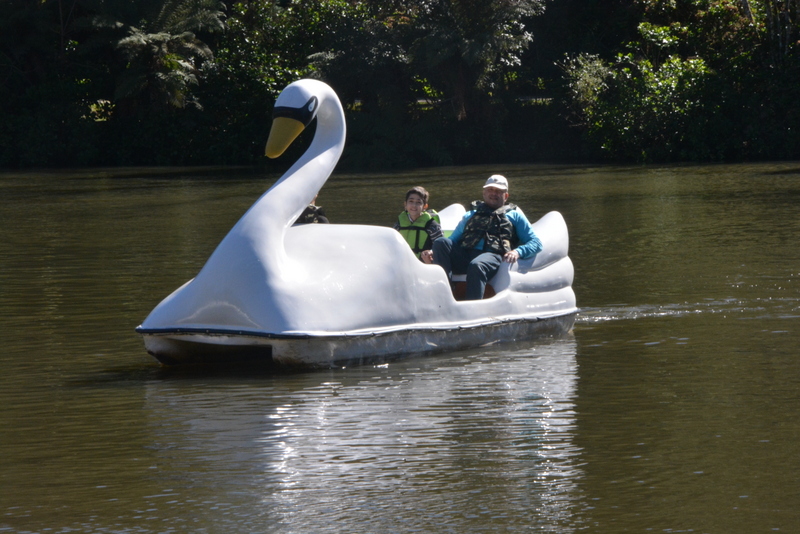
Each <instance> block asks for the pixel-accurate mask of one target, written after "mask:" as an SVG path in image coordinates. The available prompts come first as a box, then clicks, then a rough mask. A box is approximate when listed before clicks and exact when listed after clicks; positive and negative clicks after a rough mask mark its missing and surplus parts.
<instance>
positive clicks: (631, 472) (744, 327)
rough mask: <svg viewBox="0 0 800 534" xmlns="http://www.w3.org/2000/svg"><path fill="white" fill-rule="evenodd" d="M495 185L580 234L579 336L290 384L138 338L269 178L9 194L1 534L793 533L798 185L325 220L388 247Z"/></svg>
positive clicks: (781, 177)
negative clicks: (378, 238) (190, 358)
mask: <svg viewBox="0 0 800 534" xmlns="http://www.w3.org/2000/svg"><path fill="white" fill-rule="evenodd" d="M494 172H501V173H503V174H505V175H506V176H508V177H509V179H510V182H511V201H513V202H515V203H517V204H519V205H521V206H522V207H523V208H524V209H525V211H526V213H527V214H528V216H529V217H530V218H531V219H536V218H538V216H541V215H542V214H544V213H545V212H547V211H550V210H558V211H561V212H562V213H563V214H564V216H565V218H566V220H567V223H568V225H569V227H570V232H571V244H570V256H571V257H572V259H573V262H574V263H575V268H576V277H575V284H574V287H575V290H576V293H577V297H578V305H579V306H580V307H581V310H582V311H581V314H580V316H579V317H578V321H577V323H576V326H575V329H574V332H573V335H571V336H568V337H567V338H565V339H560V340H547V341H538V342H529V343H526V344H522V345H519V344H517V345H504V346H495V347H492V348H489V349H481V350H473V351H467V352H459V353H452V354H444V355H439V356H434V357H429V358H420V359H410V360H404V361H400V362H395V363H391V364H388V365H383V366H377V367H360V368H359V367H354V368H348V369H338V370H331V371H320V372H308V373H301V374H291V375H286V374H284V375H280V374H270V373H269V372H265V371H258V370H230V371H220V370H216V371H213V372H208V371H202V370H192V371H174V370H168V369H163V368H161V367H160V366H159V365H158V364H157V363H156V362H155V360H153V359H152V358H151V357H150V356H148V355H147V354H146V353H145V352H144V349H143V346H142V343H141V340H140V339H138V337H137V336H136V334H135V333H134V331H133V329H134V327H135V326H136V325H138V324H139V323H140V322H141V320H142V319H143V318H144V317H145V316H146V315H147V313H148V312H149V311H150V310H151V309H152V308H153V306H155V304H157V303H158V301H159V300H161V299H162V298H163V297H164V296H166V295H167V294H168V293H169V292H171V291H172V290H173V289H175V288H176V287H177V286H179V285H180V284H182V283H183V282H185V281H186V280H188V279H189V278H191V277H192V276H194V274H196V272H197V271H198V270H199V269H200V268H201V267H202V265H203V263H204V262H205V259H206V258H207V257H208V256H209V255H210V254H211V252H212V251H213V249H214V247H215V246H216V244H217V243H218V242H219V241H220V240H221V239H222V237H223V236H224V235H225V233H226V232H227V231H228V229H229V228H230V227H231V226H232V225H233V224H234V223H235V222H236V220H237V219H238V218H239V217H240V216H241V215H242V214H243V213H244V211H245V210H246V209H247V208H248V207H249V206H250V205H251V204H252V203H253V202H254V201H255V199H256V198H257V197H258V196H259V195H261V193H263V191H265V190H266V189H267V188H268V187H269V185H271V184H272V183H273V181H274V179H275V177H266V178H265V177H263V176H258V175H256V174H253V173H250V172H233V171H230V170H228V171H223V170H206V171H196V170H192V172H186V173H183V174H181V173H177V174H176V173H174V172H172V171H169V172H167V171H165V170H160V171H159V170H150V171H147V172H143V171H140V170H129V171H127V172H119V171H115V172H108V173H104V172H99V171H92V172H87V173H77V172H74V173H27V174H0V198H2V202H1V203H0V341H1V342H2V345H0V532H13V533H27V532H57V533H59V532H91V533H139V532H209V533H230V532H237V533H238V532H265V533H280V534H283V533H297V534H306V533H315V532H336V533H339V532H351V533H383V532H402V533H405V532H436V533H439V532H453V533H465V532H470V533H472V532H531V531H533V532H556V533H573V532H591V533H601V534H615V533H620V532H700V533H702V532H705V533H721V534H730V533H747V534H749V533H758V532H798V531H800V511H799V510H798V508H799V506H798V505H800V484H798V480H800V461H798V457H799V456H798V453H799V452H800V449H798V447H800V445H798V443H800V359H799V358H798V356H799V355H800V350H798V348H797V347H798V346H800V329H799V328H798V326H800V247H798V244H797V240H798V236H800V163H798V164H791V163H781V164H761V165H736V166H687V167H569V166H520V167H503V168H478V167H469V168H451V169H435V170H430V171H416V172H413V173H407V174H401V173H396V174H388V175H379V176H364V175H357V176H351V175H336V176H334V177H333V178H331V180H329V182H328V184H327V185H326V186H325V188H324V189H323V191H322V192H321V194H320V196H319V199H318V203H319V204H321V205H323V206H324V207H325V208H326V211H327V213H328V215H329V217H330V219H331V220H332V221H333V222H337V223H345V224H349V223H365V224H379V225H386V226H389V225H391V224H392V222H393V220H394V218H395V217H396V215H397V213H399V211H400V210H401V206H402V200H403V194H404V192H405V191H406V189H408V188H409V187H410V186H412V185H418V184H420V185H424V186H425V187H427V188H428V190H429V191H430V192H431V193H432V202H431V204H432V206H433V207H435V208H438V209H441V208H442V207H444V206H445V205H447V204H449V203H451V202H462V203H466V202H468V201H470V200H472V199H474V198H477V197H478V195H479V193H480V187H481V185H482V182H483V180H484V179H485V177H486V176H488V175H489V174H492V173H494ZM365 246H369V244H368V243H365Z"/></svg>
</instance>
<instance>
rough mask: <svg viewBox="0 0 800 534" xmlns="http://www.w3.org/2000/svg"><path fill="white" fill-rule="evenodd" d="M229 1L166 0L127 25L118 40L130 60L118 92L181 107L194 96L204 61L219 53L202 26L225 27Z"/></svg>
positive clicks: (134, 98)
mask: <svg viewBox="0 0 800 534" xmlns="http://www.w3.org/2000/svg"><path fill="white" fill-rule="evenodd" d="M223 9H224V6H223V5H222V3H221V2H219V0H165V1H164V2H163V4H161V5H157V6H153V7H152V8H151V10H150V12H149V13H145V15H149V17H148V18H146V19H142V20H141V21H140V22H139V23H137V25H136V26H134V25H132V24H124V23H117V24H124V26H125V28H126V30H125V33H126V34H127V35H126V36H125V37H123V38H122V39H120V40H119V41H118V42H117V43H116V47H117V48H118V49H119V50H120V51H122V52H123V55H124V57H125V59H126V60H127V64H126V68H125V69H124V70H123V72H122V74H121V76H120V78H119V81H118V84H117V88H116V91H115V94H114V97H115V99H116V100H118V101H123V102H124V101H128V102H134V103H137V102H139V101H140V99H141V97H142V96H145V98H146V99H147V100H148V101H149V103H150V104H152V105H154V106H156V107H159V106H165V105H170V106H174V107H178V108H182V107H184V106H185V105H186V104H187V103H192V104H194V105H199V104H198V103H197V101H196V100H195V99H194V98H192V94H191V87H190V86H192V85H197V83H198V75H199V72H200V69H201V66H202V64H203V63H205V62H208V61H210V60H211V59H212V58H213V53H212V52H211V49H210V48H209V47H208V46H207V45H206V44H205V43H204V42H202V41H201V40H200V39H198V38H197V36H196V34H195V32H197V31H208V32H214V31H223V30H224V29H225V25H224V22H223V18H224V13H223V11H222V10H223Z"/></svg>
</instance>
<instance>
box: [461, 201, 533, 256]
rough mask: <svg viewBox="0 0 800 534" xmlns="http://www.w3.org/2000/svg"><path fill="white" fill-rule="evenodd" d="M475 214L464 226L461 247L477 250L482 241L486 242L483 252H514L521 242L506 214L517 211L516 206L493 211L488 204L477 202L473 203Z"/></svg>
mask: <svg viewBox="0 0 800 534" xmlns="http://www.w3.org/2000/svg"><path fill="white" fill-rule="evenodd" d="M472 209H473V210H475V214H474V215H473V216H472V217H470V218H469V220H468V221H467V224H466V225H465V226H464V233H463V234H462V236H461V246H463V247H464V248H468V249H469V248H475V247H477V246H478V243H479V242H480V240H481V239H483V240H484V245H483V250H484V251H486V252H494V253H495V254H505V253H506V252H508V251H509V250H514V248H515V247H516V246H517V244H518V242H519V240H518V238H517V232H516V231H515V230H514V225H513V224H512V223H511V221H509V220H508V217H506V213H508V212H509V211H511V210H515V209H517V206H515V205H514V204H505V205H503V206H500V207H499V208H497V209H496V210H493V209H492V208H490V207H489V206H487V205H486V203H484V202H481V201H477V200H476V201H475V202H473V203H472Z"/></svg>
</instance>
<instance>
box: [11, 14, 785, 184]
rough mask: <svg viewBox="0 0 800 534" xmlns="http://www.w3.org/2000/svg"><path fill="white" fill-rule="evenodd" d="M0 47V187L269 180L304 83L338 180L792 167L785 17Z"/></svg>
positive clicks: (467, 18) (395, 23)
mask: <svg viewBox="0 0 800 534" xmlns="http://www.w3.org/2000/svg"><path fill="white" fill-rule="evenodd" d="M601 4H602V5H601ZM0 29H2V31H0V67H2V68H0V117H1V118H2V120H0V169H1V170H4V171H14V170H20V171H24V170H26V169H59V168H65V169H75V168H95V169H104V168H113V169H120V170H123V169H126V168H141V167H159V168H162V169H163V168H164V167H178V168H196V167H205V168H208V167H209V166H216V167H218V168H220V169H230V168H245V169H251V168H255V169H258V170H259V171H261V172H269V173H272V172H275V173H279V172H282V170H283V169H285V168H286V167H285V166H286V165H287V164H286V162H285V161H277V162H273V161H269V160H267V159H266V158H265V157H264V156H263V150H264V142H265V141H266V137H267V133H268V131H267V129H268V126H269V123H270V117H271V112H272V105H273V102H274V99H275V98H276V96H277V94H278V93H279V92H280V91H281V90H282V89H283V87H285V86H286V85H287V84H289V83H291V82H292V81H294V80H296V79H299V78H303V77H315V78H319V79H322V80H323V81H325V82H326V83H328V84H329V85H331V86H332V87H333V88H334V90H335V91H336V92H337V94H338V95H339V98H340V99H341V101H342V104H343V105H344V107H345V113H346V119H347V124H348V134H347V135H348V137H347V148H346V150H345V153H344V155H343V157H342V160H341V161H340V163H339V166H338V167H337V171H340V172H378V171H391V170H403V169H412V168H425V167H442V166H463V165H480V164H515V163H658V164H664V163H676V162H692V163H718V162H744V161H786V160H793V159H800V126H798V125H800V0H785V1H784V2H780V3H776V2H772V1H770V0H677V1H674V2H662V1H659V0H642V1H638V2H625V1H622V0H619V1H617V0H615V1H613V2H611V3H610V4H609V3H606V2H603V3H600V2H586V1H585V0H559V2H545V0H514V1H512V2H475V1H468V0H432V1H431V0H425V1H423V0H411V1H403V2H399V1H388V2H387V1H385V0H381V1H379V0H367V1H345V0H274V1H269V2H262V1H259V2H256V1H244V2H232V3H224V4H223V3H221V2H219V1H217V0H143V1H141V2H129V1H127V0H108V1H106V2H102V3H97V2H94V1H91V0H74V1H72V2H58V1H56V0H8V1H6V2H3V3H2V4H0ZM312 130H313V129H312ZM312 133H313V131H312V132H308V134H309V135H307V139H310V137H311V134H312ZM306 143H307V141H306ZM306 146H307V144H304V143H303V142H300V143H298V144H297V146H294V147H293V148H292V150H293V151H294V154H291V153H290V154H287V157H286V160H287V161H293V160H294V156H297V155H299V154H300V153H301V152H302V151H303V150H304V149H305V147H306ZM98 172H102V171H98ZM123 172H124V171H123ZM221 172H223V171H221ZM224 172H227V171H224Z"/></svg>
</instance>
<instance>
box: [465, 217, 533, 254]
mask: <svg viewBox="0 0 800 534" xmlns="http://www.w3.org/2000/svg"><path fill="white" fill-rule="evenodd" d="M473 215H475V210H470V211H468V212H467V213H465V214H464V217H462V218H461V220H460V221H459V222H458V226H456V229H455V230H453V233H452V234H450V239H451V240H452V241H453V243H456V244H460V243H461V236H462V234H463V233H464V226H465V225H466V224H467V221H468V220H469V219H470V217H472V216H473ZM506 218H507V219H508V220H509V221H511V224H512V225H514V231H515V232H516V233H517V238H518V239H519V242H520V245H519V246H518V247H517V248H516V249H515V250H516V251H517V252H518V253H519V257H520V258H521V259H523V260H525V259H528V258H532V257H534V256H535V255H536V253H537V252H539V251H540V250H542V242H541V241H539V238H538V237H536V234H535V233H534V232H533V227H532V226H531V223H530V222H529V221H528V218H527V217H525V214H524V213H522V210H521V209H519V208H517V209H515V210H511V211H509V212H507V213H506ZM483 241H484V240H483V239H481V240H480V241H478V245H477V246H476V247H475V248H476V249H478V250H481V249H483V245H484V242H483Z"/></svg>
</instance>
